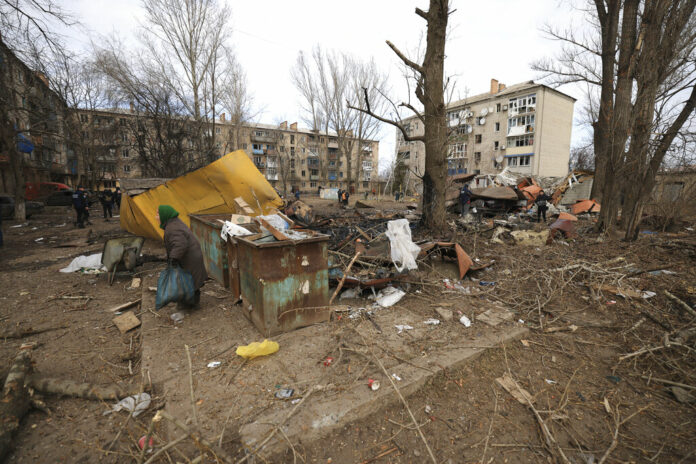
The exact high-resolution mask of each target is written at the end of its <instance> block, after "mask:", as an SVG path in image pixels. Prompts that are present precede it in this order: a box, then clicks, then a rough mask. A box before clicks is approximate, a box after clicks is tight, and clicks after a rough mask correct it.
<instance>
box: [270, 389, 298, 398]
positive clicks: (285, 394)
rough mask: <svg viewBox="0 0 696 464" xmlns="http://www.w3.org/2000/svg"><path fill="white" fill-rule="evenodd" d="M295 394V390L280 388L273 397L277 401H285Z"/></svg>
mask: <svg viewBox="0 0 696 464" xmlns="http://www.w3.org/2000/svg"><path fill="white" fill-rule="evenodd" d="M294 394H295V390H293V389H292V388H282V389H280V390H278V391H277V392H275V397H276V398H278V399H279V400H287V399H290V398H292V395H294Z"/></svg>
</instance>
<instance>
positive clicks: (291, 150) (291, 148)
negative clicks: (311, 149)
mask: <svg viewBox="0 0 696 464" xmlns="http://www.w3.org/2000/svg"><path fill="white" fill-rule="evenodd" d="M290 143H292V142H290ZM290 156H295V147H290Z"/></svg>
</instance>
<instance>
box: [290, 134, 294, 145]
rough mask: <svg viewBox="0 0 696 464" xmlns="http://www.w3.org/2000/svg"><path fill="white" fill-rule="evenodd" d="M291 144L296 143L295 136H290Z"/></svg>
mask: <svg viewBox="0 0 696 464" xmlns="http://www.w3.org/2000/svg"><path fill="white" fill-rule="evenodd" d="M290 143H295V136H294V135H293V134H290Z"/></svg>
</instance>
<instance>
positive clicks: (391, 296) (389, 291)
mask: <svg viewBox="0 0 696 464" xmlns="http://www.w3.org/2000/svg"><path fill="white" fill-rule="evenodd" d="M404 295H406V292H404V291H403V290H401V289H400V288H394V287H386V288H384V289H382V291H380V292H379V294H378V295H377V297H376V298H375V301H376V302H377V304H378V305H380V306H381V307H383V308H388V307H390V306H393V305H395V304H396V303H398V302H399V300H401V299H402V298H403V297H404Z"/></svg>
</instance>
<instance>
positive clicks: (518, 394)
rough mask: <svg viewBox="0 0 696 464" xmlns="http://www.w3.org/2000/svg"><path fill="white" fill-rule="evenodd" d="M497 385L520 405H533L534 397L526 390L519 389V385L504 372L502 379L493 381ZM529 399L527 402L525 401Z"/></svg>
mask: <svg viewBox="0 0 696 464" xmlns="http://www.w3.org/2000/svg"><path fill="white" fill-rule="evenodd" d="M495 381H496V382H498V384H499V385H500V386H501V387H503V388H504V389H505V391H507V392H508V393H509V394H510V395H512V397H513V398H515V399H516V400H517V401H519V402H520V403H522V404H524V405H525V406H528V405H529V403H532V404H534V397H533V396H532V395H530V394H529V392H528V391H527V390H525V389H524V388H522V387H520V385H519V384H518V383H517V382H516V381H515V379H513V378H512V376H511V375H510V374H509V373H508V372H506V373H505V374H503V376H502V377H498V378H497V379H495ZM527 399H529V401H527Z"/></svg>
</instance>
